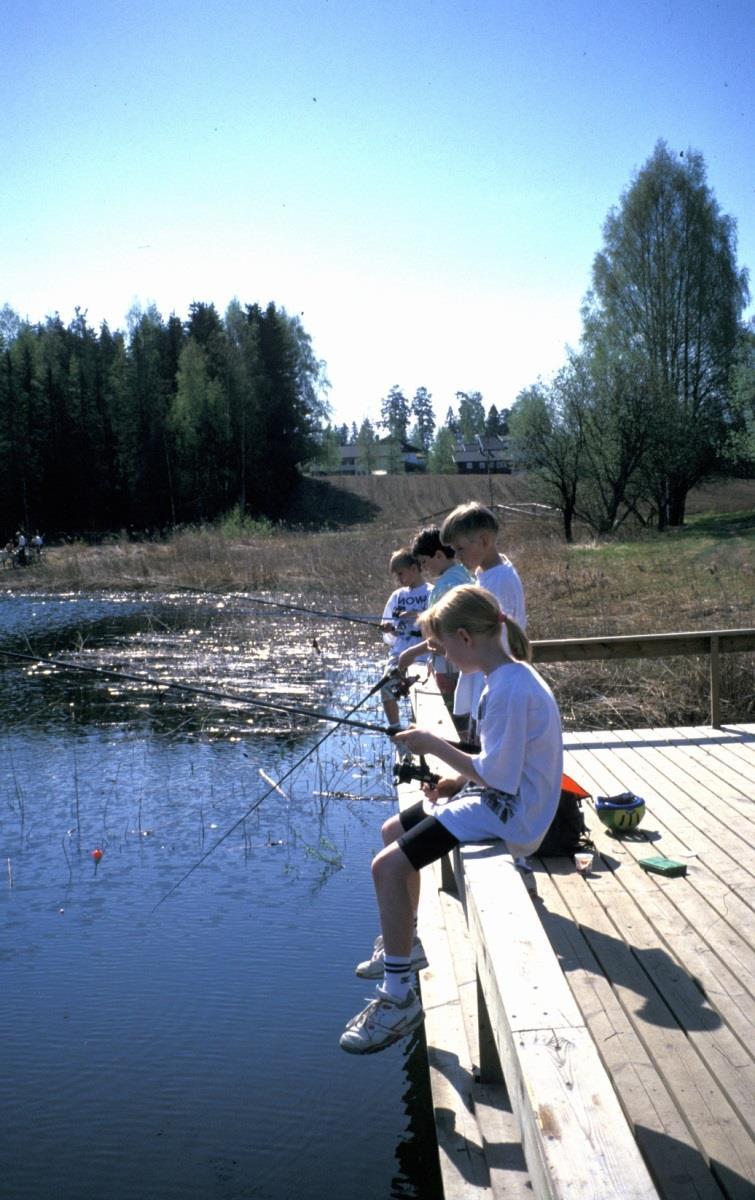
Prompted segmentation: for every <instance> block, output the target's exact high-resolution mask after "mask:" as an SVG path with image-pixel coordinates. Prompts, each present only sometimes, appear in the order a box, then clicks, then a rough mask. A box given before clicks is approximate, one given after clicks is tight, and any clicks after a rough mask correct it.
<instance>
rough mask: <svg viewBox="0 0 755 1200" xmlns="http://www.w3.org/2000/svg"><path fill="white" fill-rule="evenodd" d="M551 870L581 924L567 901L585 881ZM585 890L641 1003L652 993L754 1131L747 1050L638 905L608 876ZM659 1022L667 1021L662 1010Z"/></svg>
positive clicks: (651, 999) (754, 1074)
mask: <svg viewBox="0 0 755 1200" xmlns="http://www.w3.org/2000/svg"><path fill="white" fill-rule="evenodd" d="M553 870H554V872H555V873H556V874H557V875H558V881H557V882H558V886H559V888H560V889H561V891H562V893H564V894H565V896H566V899H567V901H568V902H569V904H570V906H571V907H572V912H573V913H574V916H575V917H577V918H578V919H579V920H580V923H581V920H582V917H581V915H578V912H577V911H576V910H575V908H574V907H573V905H572V900H575V901H576V902H577V904H580V902H581V904H582V905H584V904H585V895H584V893H585V881H584V880H583V879H580V878H578V877H574V876H573V875H572V877H571V878H565V877H563V867H562V866H561V867H559V866H556V865H554V867H553ZM591 882H592V881H591ZM587 892H588V894H589V895H590V898H591V901H592V900H594V901H595V902H596V903H598V904H599V905H601V907H602V908H603V910H604V919H605V922H606V924H605V928H604V930H603V935H604V936H605V937H609V938H610V937H616V938H621V939H623V940H624V942H625V944H626V945H627V948H628V949H629V951H630V952H631V954H632V955H633V957H634V959H635V960H636V962H637V964H638V965H639V967H640V968H641V970H642V971H643V972H644V974H645V976H646V982H645V981H644V980H643V978H642V976H641V975H639V973H637V972H634V976H633V978H634V979H635V981H639V984H640V985H641V986H642V985H644V987H645V991H644V992H643V995H644V996H645V997H646V1000H645V1002H646V1003H648V1004H649V1005H651V1006H652V1005H654V1004H655V1003H656V993H657V996H658V997H660V999H661V1000H662V1002H663V1004H664V1005H665V1007H666V1009H668V1011H669V1014H672V1015H673V1018H674V1020H675V1021H676V1022H677V1023H678V1025H679V1027H680V1029H681V1030H683V1031H684V1036H685V1038H686V1041H687V1042H689V1043H690V1044H691V1045H692V1046H694V1047H695V1049H696V1051H697V1053H698V1055H699V1057H700V1061H701V1063H703V1064H704V1065H705V1070H706V1071H709V1072H710V1074H711V1075H713V1076H714V1077H715V1079H716V1080H717V1082H718V1085H719V1086H720V1088H721V1090H722V1092H723V1093H724V1094H725V1096H726V1097H727V1099H728V1100H729V1101H730V1103H731V1105H732V1107H733V1108H734V1109H735V1111H736V1113H737V1116H738V1117H739V1119H740V1121H741V1122H742V1124H743V1125H744V1126H745V1127H746V1128H747V1129H748V1130H749V1132H750V1133H751V1134H752V1133H753V1131H755V1062H754V1061H753V1058H752V1054H751V1051H750V1049H749V1048H747V1047H745V1046H744V1045H743V1044H742V1042H741V1041H739V1040H738V1039H737V1038H736V1037H735V1035H734V1034H733V1033H732V1031H731V1030H730V1029H729V1028H728V1026H727V1025H726V1023H725V1022H724V1021H723V1019H722V1017H721V1015H720V1014H719V1013H718V1012H716V1011H715V1009H714V1008H713V1007H712V1005H711V1004H710V1000H709V998H708V997H707V996H706V995H705V994H704V993H703V991H702V990H701V988H700V987H699V983H698V980H697V977H693V976H692V974H691V972H690V969H689V968H688V966H687V965H685V964H684V963H683V962H681V961H680V960H679V959H678V958H676V957H675V956H674V955H673V954H670V953H669V952H668V950H667V949H665V948H663V947H662V946H660V945H659V944H658V936H657V933H656V930H655V929H654V927H653V925H652V924H651V923H650V921H649V920H648V918H647V916H646V915H645V913H644V911H643V910H642V908H641V906H640V905H639V904H638V902H637V900H636V899H635V897H634V896H633V895H632V894H631V893H630V892H629V891H627V890H626V889H625V888H624V887H622V885H621V883H620V882H619V881H618V879H616V877H615V876H614V875H613V874H612V873H610V872H609V873H606V874H605V875H604V876H602V877H600V879H599V880H596V881H594V886H590V885H588V887H587ZM611 931H613V932H611ZM601 944H602V943H601ZM638 1019H640V1018H638ZM663 1020H664V1022H665V1021H666V1020H667V1014H666V1013H665V1012H664V1013H663ZM685 1048H686V1047H685Z"/></svg>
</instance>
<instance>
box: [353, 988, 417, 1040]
mask: <svg viewBox="0 0 755 1200" xmlns="http://www.w3.org/2000/svg"><path fill="white" fill-rule="evenodd" d="M424 1018H425V1014H424V1012H423V1010H422V1005H421V1004H420V1002H419V998H418V997H417V995H416V994H415V992H414V991H413V989H412V988H409V991H408V993H407V997H406V1000H403V1001H399V1000H394V999H393V998H392V997H391V996H388V995H386V993H385V992H384V991H383V989H382V988H381V987H378V989H377V994H376V996H375V999H374V1000H370V1002H369V1004H368V1005H367V1007H366V1008H363V1009H362V1011H361V1012H360V1013H357V1015H356V1016H355V1017H352V1018H351V1020H350V1021H347V1023H346V1028H345V1029H344V1031H343V1033H342V1034H341V1037H340V1044H341V1047H342V1049H344V1050H345V1051H346V1052H347V1053H348V1054H376V1053H377V1051H378V1050H385V1048H386V1046H392V1045H393V1043H394V1042H399V1041H400V1040H401V1038H402V1037H406V1035H407V1033H411V1032H412V1030H413V1029H416V1028H417V1026H418V1025H421V1023H422V1021H423V1020H424Z"/></svg>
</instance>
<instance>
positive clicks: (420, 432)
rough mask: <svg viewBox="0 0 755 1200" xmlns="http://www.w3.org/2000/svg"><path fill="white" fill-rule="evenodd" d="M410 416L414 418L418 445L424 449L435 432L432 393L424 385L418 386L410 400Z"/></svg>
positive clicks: (426, 448)
mask: <svg viewBox="0 0 755 1200" xmlns="http://www.w3.org/2000/svg"><path fill="white" fill-rule="evenodd" d="M412 416H413V417H414V420H415V426H414V429H415V432H416V439H417V443H418V445H419V446H420V447H421V448H422V449H423V450H425V451H427V450H429V449H430V446H431V445H432V440H433V435H434V433H435V413H434V412H433V404H432V395H431V394H430V392H428V390H427V388H425V387H418V388H417V390H416V392H415V393H414V399H413V400H412Z"/></svg>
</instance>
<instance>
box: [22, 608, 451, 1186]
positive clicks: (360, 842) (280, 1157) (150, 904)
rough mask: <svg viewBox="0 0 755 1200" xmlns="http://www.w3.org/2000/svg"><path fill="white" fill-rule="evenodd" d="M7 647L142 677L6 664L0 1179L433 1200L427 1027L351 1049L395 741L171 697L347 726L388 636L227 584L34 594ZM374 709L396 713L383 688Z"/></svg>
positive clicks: (371, 712) (374, 714)
mask: <svg viewBox="0 0 755 1200" xmlns="http://www.w3.org/2000/svg"><path fill="white" fill-rule="evenodd" d="M0 648H3V649H13V650H18V651H21V652H23V653H29V654H31V655H32V656H35V655H40V657H42V658H46V659H48V660H49V658H50V657H53V658H55V659H56V660H60V661H61V662H62V663H63V664H65V663H68V664H71V666H76V667H94V668H97V669H99V670H102V671H107V672H111V671H112V672H124V673H126V674H130V675H138V676H141V677H144V679H146V680H147V682H144V681H134V680H122V679H116V678H113V677H109V676H108V675H96V674H90V673H88V672H80V671H74V670H71V669H70V668H67V667H66V666H65V665H52V664H51V663H50V662H49V661H48V662H47V663H46V664H45V665H41V664H40V663H37V662H22V663H19V662H13V661H12V660H9V659H2V658H0V718H1V729H2V733H1V734H0V855H1V857H0V866H1V867H2V873H3V874H2V891H0V906H1V907H0V923H1V927H2V942H1V943H0V975H1V977H2V979H1V986H0V1035H1V1036H2V1041H3V1066H4V1072H3V1074H4V1085H5V1094H6V1105H5V1117H4V1131H3V1136H2V1147H1V1148H0V1163H1V1164H2V1182H1V1183H0V1192H2V1194H3V1195H8V1196H9V1197H13V1198H14V1200H25V1198H33V1200H41V1198H44V1200H46V1198H47V1197H48V1196H52V1195H54V1196H56V1197H60V1198H61V1200H89V1198H92V1200H93V1198H95V1197H97V1198H98V1200H99V1198H101V1197H102V1196H107V1197H108V1200H133V1198H134V1197H149V1198H153V1197H154V1198H155V1200H172V1198H174V1197H175V1198H176V1200H179V1198H180V1200H194V1198H196V1200H207V1198H209V1197H216V1196H217V1197H224V1198H226V1197H251V1196H254V1197H258V1196H259V1197H270V1198H275V1200H277V1198H279V1197H280V1198H281V1200H282V1198H283V1197H285V1198H286V1200H288V1198H289V1197H291V1196H301V1197H304V1198H307V1197H312V1198H313V1200H319V1198H320V1197H322V1200H347V1198H348V1200H353V1197H356V1196H358V1197H360V1198H364V1200H371V1198H372V1197H374V1198H375V1200H378V1198H379V1200H384V1198H385V1197H389V1196H397V1197H398V1196H400V1197H426V1198H428V1200H429V1198H430V1197H434V1196H436V1195H437V1194H438V1186H439V1185H438V1181H437V1173H436V1172H437V1168H436V1164H435V1158H434V1147H433V1143H432V1137H431V1134H430V1131H429V1130H428V1128H427V1126H426V1120H427V1100H426V1097H425V1095H424V1090H423V1089H424V1087H425V1079H424V1073H423V1069H422V1066H423V1060H422V1055H421V1052H420V1050H419V1048H418V1041H417V1039H415V1040H414V1041H413V1042H412V1043H411V1044H410V1045H403V1046H400V1047H396V1048H393V1049H392V1050H391V1051H389V1052H386V1053H385V1054H383V1055H378V1056H375V1057H373V1058H370V1059H368V1060H366V1061H362V1060H359V1059H356V1060H354V1059H352V1058H350V1057H349V1056H347V1055H345V1054H343V1052H342V1051H341V1050H340V1049H339V1047H338V1044H337V1043H338V1036H339V1033H340V1031H341V1028H342V1026H343V1022H344V1020H345V1019H347V1018H348V1017H350V1016H351V1015H353V1013H354V1012H356V1011H357V1009H358V1008H360V1007H361V1006H362V1003H363V998H364V995H365V984H364V982H363V981H360V980H358V979H357V978H356V977H355V975H354V973H353V968H354V963H355V962H356V961H358V960H359V959H360V958H362V957H364V956H365V954H366V953H367V951H368V950H369V946H370V944H371V941H372V938H373V936H374V933H375V909H374V901H373V897H372V889H371V882H370V877H369V861H370V858H371V855H372V853H373V852H374V850H375V849H376V848H377V845H378V844H379V828H380V824H381V822H382V820H384V819H385V817H386V816H387V815H388V814H389V813H390V811H391V808H390V807H389V804H390V803H391V802H392V800H393V797H392V788H391V782H390V765H391V748H390V743H389V742H388V740H387V739H386V738H385V737H383V736H382V735H381V734H379V733H374V732H370V731H366V730H361V729H345V728H344V727H341V729H340V730H335V727H334V726H333V725H329V724H326V723H324V722H319V721H315V720H313V719H311V718H309V717H305V716H302V715H299V714H296V713H293V712H285V711H278V710H271V709H266V708H262V707H254V706H252V705H247V704H244V703H241V700H240V699H230V700H229V699H224V700H222V701H221V700H217V699H212V698H210V697H208V696H204V695H199V694H195V693H192V692H188V691H187V692H181V691H176V690H173V689H171V688H168V687H167V686H166V685H167V684H168V683H175V682H181V683H184V684H187V685H188V686H189V687H197V688H200V689H207V690H214V691H222V692H228V693H233V694H234V696H235V697H241V698H243V699H245V700H253V699H255V698H256V699H262V700H272V702H274V703H276V704H281V705H284V706H286V707H293V708H299V707H302V708H306V709H314V710H317V711H322V712H328V713H331V714H339V715H343V714H344V713H346V712H347V711H348V710H349V709H350V708H352V707H353V706H354V705H356V704H357V703H358V701H359V700H360V699H361V698H362V697H364V695H365V693H366V692H367V690H368V688H369V687H370V686H371V685H372V683H374V682H375V681H376V679H377V677H378V675H379V672H380V664H381V660H382V656H383V647H382V644H381V643H380V641H379V640H378V638H377V636H376V635H375V634H374V632H373V631H371V630H369V629H361V628H359V627H356V626H355V627H353V628H350V629H349V630H348V633H347V635H345V634H344V628H343V626H339V625H338V624H337V623H336V622H335V621H333V622H327V621H322V620H319V621H317V622H315V621H313V620H312V619H310V618H308V617H306V616H305V615H296V616H294V617H292V616H291V615H289V614H286V615H285V616H282V615H278V614H276V613H275V612H274V611H271V610H268V611H266V612H265V613H260V612H258V611H254V609H253V606H248V607H246V608H243V607H242V606H241V605H240V604H239V603H238V602H237V601H236V600H233V599H231V598H229V600H228V603H227V604H226V605H225V606H223V605H222V603H221V602H219V601H218V598H217V597H213V598H212V602H211V603H208V602H205V601H204V600H203V599H202V598H201V597H193V596H187V595H186V594H179V595H172V596H161V597H159V598H154V597H134V596H132V595H128V596H126V595H123V596H120V595H115V594H108V595H101V596H97V597H95V596H76V595H74V594H71V595H67V596H65V597H57V596H56V597H53V596H47V597H40V596H27V597H24V596H17V595H16V596H5V597H0ZM158 685H159V686H158ZM355 717H358V718H360V719H362V720H364V721H366V722H367V723H375V724H377V725H382V724H383V715H382V710H381V707H380V703H379V701H378V700H376V699H374V698H373V699H372V700H370V701H369V703H367V704H365V705H364V706H363V707H360V708H359V709H358V711H357V713H356V714H355ZM326 734H328V735H329V736H327V737H325V735H326ZM321 739H325V740H322V744H321V745H320V746H317V743H318V742H319V741H321ZM299 762H301V765H300V766H298V767H297V768H296V769H294V770H292V768H294V766H295V764H296V763H299ZM95 852H96V853H95ZM187 872H189V874H188V875H187ZM184 876H186V878H184V879H183V882H179V881H181V879H182V877H184ZM177 884H178V887H176V885H177ZM174 888H176V890H175V891H171V889H174ZM166 896H167V899H166V898H165V897H166Z"/></svg>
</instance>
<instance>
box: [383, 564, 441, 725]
mask: <svg viewBox="0 0 755 1200" xmlns="http://www.w3.org/2000/svg"><path fill="white" fill-rule="evenodd" d="M388 565H389V568H390V571H391V574H393V575H395V577H396V579H397V581H398V583H399V587H397V588H396V590H395V591H394V592H391V595H390V596H389V598H388V600H387V602H386V605H385V609H384V610H383V617H382V621H381V623H380V628H381V629H382V631H383V638H384V640H385V641H386V642H387V643H388V645H389V646H390V648H391V650H390V654H389V655H388V661H387V663H386V664H385V673H386V675H387V674H388V673H389V672H390V671H391V670H393V668H394V667H397V666H398V661H399V656H400V654H401V652H402V651H403V650H406V649H407V647H409V646H415V645H417V644H418V643H419V640H420V637H421V634H420V632H419V629H418V628H417V616H418V614H419V613H421V612H424V611H425V609H426V608H427V605H428V597H429V595H430V586H429V584H427V583H426V582H425V581H424V580H423V578H422V571H421V568H420V565H419V561H418V559H417V558H416V556H415V555H414V554H413V553H412V551H411V550H409V549H408V548H407V547H405V546H403V547H402V548H401V549H400V550H396V552H395V553H394V554H392V555H391V558H390V562H389V564H388ZM415 657H416V656H415ZM427 657H428V654H427V652H425V655H424V658H423V659H422V661H425V659H427ZM380 698H381V700H382V701H383V708H384V710H385V715H386V718H387V720H388V723H389V725H390V726H391V727H395V728H396V729H398V728H399V715H400V714H399V706H398V700H397V698H396V696H395V694H394V692H393V690H392V685H391V684H390V683H386V684H385V685H384V686H383V687H382V688H381V691H380Z"/></svg>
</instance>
